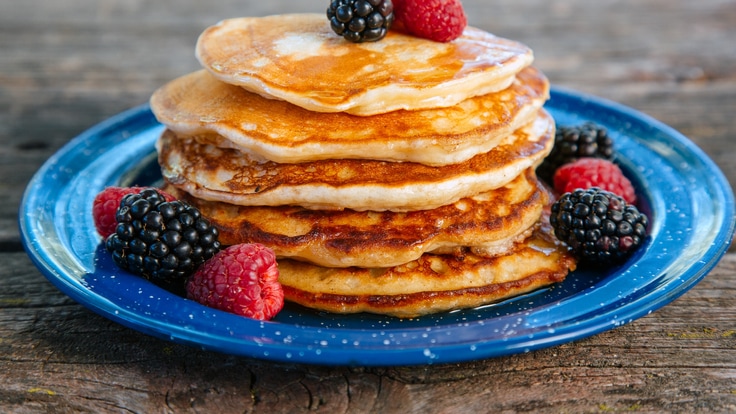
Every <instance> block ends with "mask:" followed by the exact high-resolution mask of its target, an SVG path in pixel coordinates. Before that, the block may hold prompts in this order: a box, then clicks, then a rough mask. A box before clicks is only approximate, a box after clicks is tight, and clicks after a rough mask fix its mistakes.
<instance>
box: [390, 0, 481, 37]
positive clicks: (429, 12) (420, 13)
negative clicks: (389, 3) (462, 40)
mask: <svg viewBox="0 0 736 414" xmlns="http://www.w3.org/2000/svg"><path fill="white" fill-rule="evenodd" d="M394 16H395V20H396V22H397V23H399V24H400V25H401V26H403V28H404V31H406V32H407V33H409V34H411V35H413V36H417V37H422V38H425V39H429V40H434V41H435V42H450V41H452V40H455V39H457V38H458V37H460V35H462V34H463V30H465V26H467V25H468V19H467V17H466V16H465V11H464V10H463V5H462V3H460V0H394Z"/></svg>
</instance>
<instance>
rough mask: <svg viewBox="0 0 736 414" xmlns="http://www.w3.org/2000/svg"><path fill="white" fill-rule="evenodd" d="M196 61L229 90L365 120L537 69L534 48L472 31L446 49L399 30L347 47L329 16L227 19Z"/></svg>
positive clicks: (437, 103) (493, 87)
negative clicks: (232, 87) (239, 88)
mask: <svg viewBox="0 0 736 414" xmlns="http://www.w3.org/2000/svg"><path fill="white" fill-rule="evenodd" d="M196 56H197V58H198V59H199V62H200V63H201V64H202V66H203V67H204V68H205V69H207V70H208V71H210V72H211V73H212V74H213V75H214V76H215V77H217V78H218V79H220V80H222V81H223V82H225V83H229V84H233V85H239V86H242V87H243V88H245V89H247V90H249V91H251V92H255V93H258V94H260V95H263V96H266V97H271V98H277V99H282V100H285V101H288V102H291V103H293V104H295V105H297V106H301V107H302V108H305V109H308V110H311V111H317V112H347V113H351V114H354V115H361V116H367V115H375V114H379V113H385V112H390V111H395V110H397V109H407V110H416V109H423V108H436V107H448V106H452V105H455V104H457V103H459V102H461V101H463V100H465V99H467V98H470V97H472V96H478V95H485V94H488V93H492V92H497V91H500V90H503V89H505V88H506V87H508V86H509V85H510V84H511V82H512V81H513V79H514V76H515V75H516V74H517V73H518V72H519V71H521V70H522V69H523V68H524V67H526V66H529V65H530V64H531V63H532V61H533V54H532V51H531V49H529V48H528V47H527V46H525V45H523V44H521V43H518V42H515V41H512V40H507V39H503V38H500V37H497V36H494V35H492V34H490V33H487V32H485V31H483V30H479V29H476V28H473V27H467V28H466V29H465V31H464V33H463V35H462V36H461V37H459V38H458V39H456V40H454V41H452V42H449V43H440V42H433V41H430V40H426V39H421V38H418V37H414V36H409V35H406V34H402V33H399V32H397V31H389V33H388V34H387V35H386V37H385V38H384V39H382V40H381V41H380V42H366V43H359V44H356V43H350V42H347V41H345V39H343V38H342V37H340V36H338V35H336V34H335V33H333V32H332V30H331V29H330V24H329V21H328V20H327V19H326V18H325V16H324V15H323V14H286V15H276V16H267V17H245V18H236V19H228V20H223V21H221V22H220V23H218V24H216V25H214V26H211V27H209V28H207V29H206V30H204V32H202V34H201V35H200V37H199V39H198V41H197V45H196Z"/></svg>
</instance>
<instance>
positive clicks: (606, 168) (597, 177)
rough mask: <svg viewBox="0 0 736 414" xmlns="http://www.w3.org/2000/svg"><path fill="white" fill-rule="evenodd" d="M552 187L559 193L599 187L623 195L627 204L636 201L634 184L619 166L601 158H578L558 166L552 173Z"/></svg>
mask: <svg viewBox="0 0 736 414" xmlns="http://www.w3.org/2000/svg"><path fill="white" fill-rule="evenodd" d="M553 181H554V187H555V190H556V191H558V192H559V193H567V192H571V191H573V190H575V189H578V188H582V189H587V188H592V187H600V188H602V189H604V190H607V191H610V192H612V193H614V194H617V195H619V196H621V197H623V199H624V200H626V202H627V203H629V204H634V203H636V193H635V191H634V186H633V185H632V184H631V181H629V179H628V178H626V176H625V175H624V173H623V171H621V168H619V167H618V165H616V164H614V163H613V162H611V161H608V160H604V159H601V158H580V159H578V160H577V161H573V162H571V163H569V164H565V165H563V166H562V167H560V168H559V169H558V170H557V172H556V173H555V175H554V179H553Z"/></svg>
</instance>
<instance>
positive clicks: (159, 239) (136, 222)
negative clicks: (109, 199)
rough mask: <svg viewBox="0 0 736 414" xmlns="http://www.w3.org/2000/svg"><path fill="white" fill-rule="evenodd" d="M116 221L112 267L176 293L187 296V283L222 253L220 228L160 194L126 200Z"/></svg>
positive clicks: (109, 247)
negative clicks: (193, 273) (209, 260)
mask: <svg viewBox="0 0 736 414" xmlns="http://www.w3.org/2000/svg"><path fill="white" fill-rule="evenodd" d="M115 218H116V220H117V222H118V225H117V227H116V228H115V233H113V234H111V235H110V236H109V237H108V238H107V239H106V240H105V247H106V248H107V250H108V251H109V252H111V253H112V258H113V261H114V262H115V263H116V264H117V265H118V266H120V267H121V268H123V269H125V270H128V271H130V272H131V273H135V274H137V275H140V276H143V277H145V278H146V279H148V280H150V281H151V282H153V283H155V284H157V285H159V286H161V287H163V288H166V289H168V290H171V291H173V292H175V293H179V294H181V293H183V292H184V288H185V284H186V279H187V277H188V276H189V275H190V274H191V273H192V272H194V271H195V270H196V269H197V267H198V266H199V265H201V264H202V263H203V262H204V261H205V260H207V259H209V258H210V257H212V256H214V255H215V253H217V252H218V251H219V250H220V242H219V240H218V237H219V232H218V230H217V228H215V227H214V226H212V225H211V224H210V223H209V221H208V220H207V219H205V218H204V217H202V215H201V213H200V212H199V210H197V209H196V208H195V207H193V206H191V205H189V204H188V203H186V202H184V201H180V200H174V201H166V198H165V197H164V195H163V194H161V193H159V192H158V191H156V190H155V189H146V190H143V191H141V192H140V193H138V194H128V195H126V196H124V197H123V198H122V200H121V201H120V207H119V208H118V210H117V213H116V217H115Z"/></svg>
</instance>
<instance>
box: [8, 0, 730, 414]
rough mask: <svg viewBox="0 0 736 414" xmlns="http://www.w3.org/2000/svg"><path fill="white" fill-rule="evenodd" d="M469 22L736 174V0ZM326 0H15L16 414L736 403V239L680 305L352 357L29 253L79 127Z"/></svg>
mask: <svg viewBox="0 0 736 414" xmlns="http://www.w3.org/2000/svg"><path fill="white" fill-rule="evenodd" d="M463 4H464V5H465V8H466V11H467V13H468V16H469V20H470V23H471V24H473V25H474V26H479V27H482V28H484V29H487V30H489V31H492V32H494V33H496V34H499V35H501V36H505V37H509V38H514V39H517V40H520V41H522V42H524V43H527V44H528V45H530V46H531V47H532V48H533V49H534V50H535V54H536V62H537V63H536V64H537V66H539V67H540V68H541V69H542V70H544V71H545V73H546V74H547V75H548V76H549V77H550V79H551V81H552V83H553V84H555V85H557V86H562V87H567V88H572V89H576V90H579V91H583V92H587V93H591V94H595V95H598V96H601V97H604V98H607V99H610V100H613V101H617V102H621V103H623V104H625V105H628V106H631V107H633V108H635V109H638V110H641V111H643V112H645V113H647V114H649V115H651V116H653V117H654V118H656V119H659V120H661V121H663V122H664V123H666V124H668V125H670V126H672V127H673V128H675V129H677V130H678V131H680V132H682V133H683V134H685V135H686V136H688V137H690V138H691V139H692V140H693V141H694V142H695V143H696V144H697V145H698V146H700V147H701V148H702V149H703V150H704V151H705V152H706V153H707V154H708V155H709V156H710V157H711V158H712V159H713V160H714V161H715V162H716V163H717V164H718V165H719V167H720V168H721V169H722V170H723V172H724V174H725V175H726V177H727V178H728V179H729V181H730V182H731V183H732V186H733V184H734V183H736V157H735V156H734V155H736V154H735V153H736V145H735V144H734V137H736V122H735V121H734V114H736V47H734V44H733V40H734V39H736V1H725V0H702V1H697V2H695V1H682V0H677V1H674V0H596V1H595V2H592V1H586V0H570V1H564V2H550V1H541V0H526V1H516V0H513V1H512V0H497V1H493V2H491V1H485V0H465V1H464V2H463ZM326 6H327V4H326V2H325V1H316V0H309V1H306V0H305V1H299V2H294V1H290V0H273V1H271V0H270V1H268V2H263V1H250V0H239V1H230V0H212V1H208V2H196V1H173V0H159V1H145V0H94V1H93V0H57V1H53V2H51V1H43V0H24V1H22V2H20V1H15V2H9V1H8V2H1V3H0V142H1V143H2V144H3V145H2V146H0V176H2V180H0V263H2V266H0V412H3V413H6V412H7V413H67V412H90V413H93V412H94V413H107V412H110V413H151V412H156V413H179V412H223V413H229V412H240V413H242V412H269V413H293V412H317V413H320V412H324V413H389V412H401V413H420V412H421V413H424V412H440V413H459V412H470V413H475V412H508V413H512V412H535V413H536V412H549V413H565V412H571V413H572V412H575V413H577V412H647V413H648V412H683V413H685V412H688V413H689V412H715V413H722V412H735V411H736V305H735V303H736V300H734V298H736V252H735V251H734V249H733V248H732V249H731V251H730V252H729V253H727V254H726V256H725V257H724V258H723V260H722V261H721V262H720V263H719V264H718V266H717V267H716V268H715V269H714V270H713V271H712V272H711V273H710V274H709V275H708V276H707V277H706V278H705V279H704V280H703V281H702V282H701V283H700V284H698V285H697V286H696V287H695V288H693V289H692V290H691V291H689V292H687V293H686V294H685V295H683V296H682V297H680V298H679V299H677V300H675V301H674V302H673V303H671V304H669V305H668V306H666V307H664V308H662V309H660V310H658V311H656V312H654V313H652V314H651V315H648V316H646V317H644V318H641V319H639V320H636V321H634V322H632V323H630V324H627V325H623V326H621V327H619V328H616V329H614V330H611V331H607V332H604V333H602V334H599V335H596V336H593V337H590V338H587V339H583V340H580V341H576V342H573V343H568V344H565V345H561V346H557V347H554V348H549V349H544V350H540V351H535V352H530V353H526V354H520V355H513V356H509V357H503V358H494V359H489V360H480V361H474V362H468V363H461V364H445V365H432V366H415V367H390V368H350V367H323V366H312V365H298V364H282V363H273V362H268V361H261V360H255V359H248V358H239V357H233V356H229V355H222V354H218V353H212V352H207V351H202V350H199V349H196V348H193V347H187V346H182V345H177V344H174V343H171V342H168V341H163V340H159V339H156V338H153V337H150V336H147V335H145V334H142V333H139V332H136V331H133V330H130V329H128V328H125V327H123V326H121V325H118V324H116V323H113V322H110V321H108V320H107V319H105V318H102V317H100V316H98V315H96V314H94V313H92V312H90V311H89V310H87V309H85V308H84V307H82V306H81V305H79V304H77V303H75V302H74V301H72V300H71V299H69V298H68V297H66V296H65V295H63V294H62V293H61V292H59V291H58V290H57V289H56V288H55V287H54V286H53V285H52V284H51V283H49V282H48V281H47V280H46V279H45V278H44V277H43V276H42V275H41V274H40V273H39V271H38V270H37V269H36V268H35V267H34V266H33V264H32V263H31V261H30V259H29V258H28V257H27V256H26V254H25V253H24V252H23V248H22V246H21V243H20V236H19V233H18V226H17V214H18V205H19V204H20V200H21V197H22V194H23V190H24V188H25V186H26V184H27V182H28V180H30V179H31V177H32V175H33V174H34V173H35V171H36V170H37V169H38V168H39V167H40V166H41V164H42V163H43V162H44V161H45V160H46V159H47V158H48V157H49V156H51V155H52V154H53V153H54V152H55V151H57V150H58V149H59V148H61V147H62V146H63V145H64V144H66V143H67V142H68V141H69V140H70V139H71V138H73V137H74V136H76V135H77V134H79V133H80V132H82V131H84V130H85V129H87V128H89V127H90V126H92V125H94V124H96V123H97V122H100V121H102V120H104V119H106V118H107V117H109V116H111V115H114V114H116V113H118V112H121V111H123V110H125V109H128V108H130V107H133V106H137V105H139V104H142V103H144V102H146V101H147V100H148V97H149V96H150V94H151V92H153V90H155V89H156V88H157V87H158V86H160V85H161V84H163V83H164V82H166V81H167V80H170V79H172V78H174V77H177V76H180V75H182V74H185V73H187V72H190V71H192V70H195V69H197V68H198V64H197V62H196V60H195V59H194V52H193V50H194V42H195V41H196V38H197V36H198V34H199V33H200V32H201V31H202V30H203V29H204V28H205V27H207V26H209V25H210V24H213V23H215V22H216V21H218V20H220V19H223V18H227V17H233V16H243V15H266V14H273V13H279V12H284V11H296V12H304V11H313V12H320V13H321V12H322V10H323V9H324V8H325V7H326Z"/></svg>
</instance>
